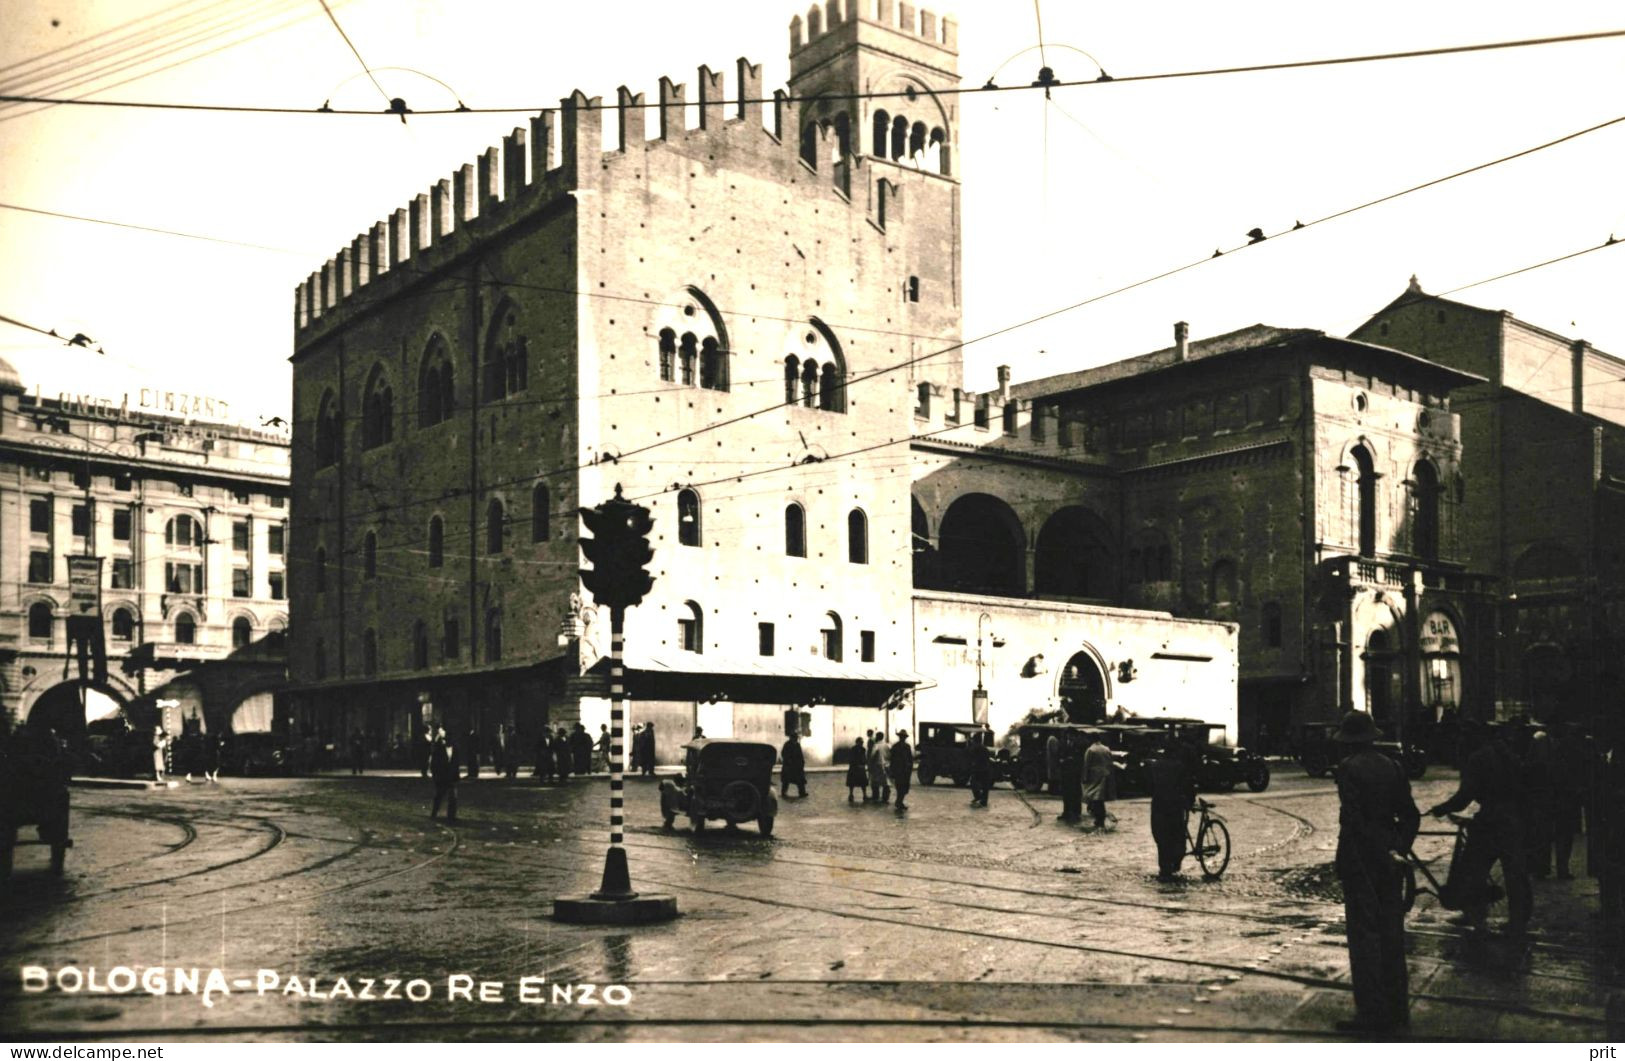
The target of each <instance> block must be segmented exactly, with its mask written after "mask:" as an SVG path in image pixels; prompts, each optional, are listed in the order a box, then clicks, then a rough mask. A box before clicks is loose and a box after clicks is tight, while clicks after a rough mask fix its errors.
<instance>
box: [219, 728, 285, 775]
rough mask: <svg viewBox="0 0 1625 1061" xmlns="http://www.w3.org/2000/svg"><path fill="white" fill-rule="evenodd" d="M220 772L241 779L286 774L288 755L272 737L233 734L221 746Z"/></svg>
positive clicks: (270, 735)
mask: <svg viewBox="0 0 1625 1061" xmlns="http://www.w3.org/2000/svg"><path fill="white" fill-rule="evenodd" d="M220 768H221V769H222V770H224V771H225V772H226V773H228V774H237V775H238V776H240V777H262V776H264V775H267V774H285V773H287V772H288V753H287V750H286V749H284V748H283V746H282V741H281V739H280V738H278V737H277V736H276V734H274V733H232V734H229V735H228V736H226V737H225V739H224V740H223V741H222V742H221V745H220Z"/></svg>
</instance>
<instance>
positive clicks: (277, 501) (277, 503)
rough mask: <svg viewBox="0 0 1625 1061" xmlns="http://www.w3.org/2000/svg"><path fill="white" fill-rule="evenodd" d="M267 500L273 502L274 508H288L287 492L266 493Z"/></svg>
mask: <svg viewBox="0 0 1625 1061" xmlns="http://www.w3.org/2000/svg"><path fill="white" fill-rule="evenodd" d="M265 500H267V501H269V502H270V503H271V507H272V508H287V507H288V498H287V495H285V494H266V495H265Z"/></svg>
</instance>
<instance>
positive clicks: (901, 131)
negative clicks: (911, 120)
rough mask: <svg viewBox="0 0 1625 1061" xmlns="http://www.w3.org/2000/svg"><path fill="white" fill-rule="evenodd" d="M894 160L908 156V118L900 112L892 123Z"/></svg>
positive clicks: (891, 156) (892, 152) (892, 154)
mask: <svg viewBox="0 0 1625 1061" xmlns="http://www.w3.org/2000/svg"><path fill="white" fill-rule="evenodd" d="M889 157H890V158H891V159H892V161H894V162H901V161H903V159H905V158H907V157H908V119H907V118H905V117H903V116H902V115H901V114H899V115H898V116H897V117H896V118H893V119H892V123H891V154H890V156H889Z"/></svg>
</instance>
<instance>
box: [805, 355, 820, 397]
mask: <svg viewBox="0 0 1625 1061" xmlns="http://www.w3.org/2000/svg"><path fill="white" fill-rule="evenodd" d="M817 400H818V362H816V361H814V360H813V359H812V358H808V359H807V360H806V361H805V362H803V363H802V366H801V404H802V405H805V406H806V407H807V408H809V409H811V408H812V407H813V405H814V403H815V402H817Z"/></svg>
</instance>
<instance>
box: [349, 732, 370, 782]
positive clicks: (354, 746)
mask: <svg viewBox="0 0 1625 1061" xmlns="http://www.w3.org/2000/svg"><path fill="white" fill-rule="evenodd" d="M366 768H367V745H366V742H365V741H363V740H362V739H361V731H360V730H355V731H354V732H353V733H351V734H350V773H351V774H352V775H355V774H359V773H361V772H362V771H363V770H365V769H366Z"/></svg>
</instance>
